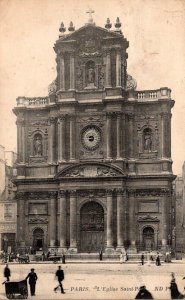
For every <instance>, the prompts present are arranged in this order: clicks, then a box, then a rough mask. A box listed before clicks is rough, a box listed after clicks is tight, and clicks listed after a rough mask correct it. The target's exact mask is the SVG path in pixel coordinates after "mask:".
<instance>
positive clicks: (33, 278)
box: [2, 264, 65, 296]
mask: <svg viewBox="0 0 185 300" xmlns="http://www.w3.org/2000/svg"><path fill="white" fill-rule="evenodd" d="M30 271H31V272H29V273H28V275H27V276H26V278H25V280H28V283H29V285H30V294H31V296H35V288H36V283H37V279H38V276H37V274H36V273H35V269H34V268H31V270H30ZM55 276H56V278H57V280H58V283H59V284H58V285H57V286H56V287H55V288H54V292H55V293H56V292H57V289H58V288H60V290H61V293H62V294H65V292H64V288H63V284H62V281H63V280H64V271H63V270H62V269H61V266H58V270H57V271H56V273H55ZM4 277H5V278H6V280H5V281H4V282H3V283H2V284H4V283H5V282H9V281H10V277H11V271H10V268H9V266H8V264H6V266H5V268H4Z"/></svg>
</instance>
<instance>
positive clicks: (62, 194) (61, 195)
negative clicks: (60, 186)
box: [58, 190, 66, 197]
mask: <svg viewBox="0 0 185 300" xmlns="http://www.w3.org/2000/svg"><path fill="white" fill-rule="evenodd" d="M58 194H59V197H65V195H66V190H60V191H59V192H58Z"/></svg>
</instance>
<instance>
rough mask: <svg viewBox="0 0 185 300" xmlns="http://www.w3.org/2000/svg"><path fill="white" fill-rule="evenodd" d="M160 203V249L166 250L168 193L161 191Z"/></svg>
mask: <svg viewBox="0 0 185 300" xmlns="http://www.w3.org/2000/svg"><path fill="white" fill-rule="evenodd" d="M161 196H162V197H161V201H162V227H161V230H162V249H163V250H166V247H167V241H168V223H169V222H168V221H169V220H168V209H167V207H168V205H169V202H168V191H166V190H164V191H163V190H162V191H161Z"/></svg>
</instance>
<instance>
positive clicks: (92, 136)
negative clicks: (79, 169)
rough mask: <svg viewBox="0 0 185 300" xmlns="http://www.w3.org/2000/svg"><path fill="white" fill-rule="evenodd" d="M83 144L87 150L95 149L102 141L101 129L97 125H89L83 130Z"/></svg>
mask: <svg viewBox="0 0 185 300" xmlns="http://www.w3.org/2000/svg"><path fill="white" fill-rule="evenodd" d="M81 140H82V144H83V146H84V147H85V148H86V149H87V150H95V149H97V148H98V147H99V145H100V142H101V131H100V129H99V128H98V127H96V126H88V127H86V128H84V129H83V130H82V136H81Z"/></svg>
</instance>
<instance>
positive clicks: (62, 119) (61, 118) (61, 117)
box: [58, 115, 66, 123]
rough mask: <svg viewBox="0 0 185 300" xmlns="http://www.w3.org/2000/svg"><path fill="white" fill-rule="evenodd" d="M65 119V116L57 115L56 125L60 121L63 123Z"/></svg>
mask: <svg viewBox="0 0 185 300" xmlns="http://www.w3.org/2000/svg"><path fill="white" fill-rule="evenodd" d="M65 119H66V115H59V116H58V123H60V122H61V121H65Z"/></svg>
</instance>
